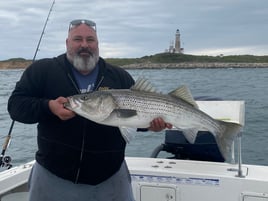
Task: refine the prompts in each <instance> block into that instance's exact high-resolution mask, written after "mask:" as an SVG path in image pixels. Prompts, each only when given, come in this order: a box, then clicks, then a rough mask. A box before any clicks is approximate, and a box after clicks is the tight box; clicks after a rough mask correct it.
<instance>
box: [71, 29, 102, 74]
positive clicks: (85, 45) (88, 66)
mask: <svg viewBox="0 0 268 201" xmlns="http://www.w3.org/2000/svg"><path fill="white" fill-rule="evenodd" d="M66 47H67V57H68V59H69V60H70V62H71V63H72V64H73V65H74V67H75V68H77V70H79V71H80V72H90V71H91V70H92V69H94V67H95V66H96V63H97V62H98V60H99V47H98V38H97V34H96V32H95V30H94V29H93V28H91V27H89V26H88V25H86V24H80V25H78V26H75V27H73V28H71V30H70V31H69V35H68V38H67V39H66Z"/></svg>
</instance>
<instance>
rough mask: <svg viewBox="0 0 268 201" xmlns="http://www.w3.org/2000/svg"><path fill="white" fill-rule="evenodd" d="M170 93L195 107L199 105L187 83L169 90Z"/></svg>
mask: <svg viewBox="0 0 268 201" xmlns="http://www.w3.org/2000/svg"><path fill="white" fill-rule="evenodd" d="M169 95H170V96H173V97H175V98H180V99H182V100H183V101H185V102H187V103H188V104H190V105H192V106H193V107H195V108H198V105H197V104H196V102H195V100H194V98H193V96H192V94H191V92H190V90H189V88H188V87H187V86H185V85H183V86H181V87H179V88H177V89H175V90H173V91H171V92H169Z"/></svg>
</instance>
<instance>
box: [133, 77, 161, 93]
mask: <svg viewBox="0 0 268 201" xmlns="http://www.w3.org/2000/svg"><path fill="white" fill-rule="evenodd" d="M131 89H132V90H137V91H146V92H157V90H156V89H155V87H154V86H153V85H152V84H151V82H150V81H149V80H147V79H145V78H138V79H137V81H136V82H135V84H134V85H133V86H132V87H131Z"/></svg>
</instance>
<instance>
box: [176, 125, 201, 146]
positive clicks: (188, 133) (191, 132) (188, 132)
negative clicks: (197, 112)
mask: <svg viewBox="0 0 268 201" xmlns="http://www.w3.org/2000/svg"><path fill="white" fill-rule="evenodd" d="M180 130H181V131H182V133H183V135H184V137H185V138H186V139H187V140H188V142H190V143H191V144H193V143H194V142H195V139H196V136H197V133H198V129H196V128H189V129H180Z"/></svg>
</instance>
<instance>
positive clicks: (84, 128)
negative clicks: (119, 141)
mask: <svg viewBox="0 0 268 201" xmlns="http://www.w3.org/2000/svg"><path fill="white" fill-rule="evenodd" d="M68 77H69V79H70V80H71V82H72V84H73V86H74V87H75V89H76V91H77V92H78V93H79V94H81V92H80V90H79V89H78V87H77V85H76V83H75V81H74V80H73V78H72V76H71V75H70V74H69V73H68ZM103 79H104V76H102V77H101V79H100V81H99V82H98V84H97V85H96V87H95V89H94V91H96V90H98V88H99V87H100V85H101V83H102V81H103ZM85 135H86V120H85V121H84V122H83V138H82V144H81V152H80V159H79V167H78V169H77V172H76V177H75V181H74V182H75V183H78V180H79V176H80V170H81V163H82V160H83V155H84V149H85Z"/></svg>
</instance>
